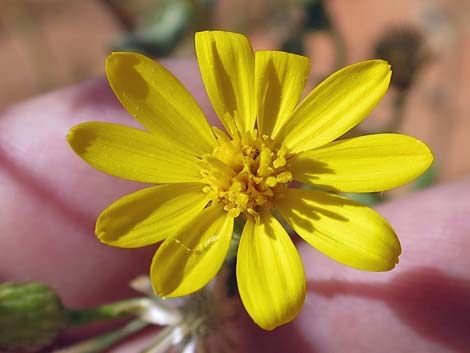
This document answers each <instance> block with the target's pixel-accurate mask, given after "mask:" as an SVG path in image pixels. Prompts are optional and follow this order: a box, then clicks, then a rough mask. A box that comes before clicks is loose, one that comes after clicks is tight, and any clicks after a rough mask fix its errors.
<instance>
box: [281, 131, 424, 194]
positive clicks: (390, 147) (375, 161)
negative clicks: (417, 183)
mask: <svg viewBox="0 0 470 353" xmlns="http://www.w3.org/2000/svg"><path fill="white" fill-rule="evenodd" d="M432 160H433V156H432V153H431V151H430V150H429V148H428V147H427V146H426V145H425V144H424V143H422V142H421V141H419V140H416V139H414V138H412V137H409V136H406V135H399V134H376V135H368V136H361V137H355V138H351V139H346V140H340V141H336V142H332V143H330V144H328V145H326V146H324V147H321V148H317V149H314V150H310V151H306V152H302V153H300V154H298V155H297V156H295V157H294V158H292V159H291V160H290V171H291V172H292V174H293V176H294V180H297V181H301V182H304V183H310V184H313V185H315V186H320V187H324V188H327V189H329V190H337V191H345V192H372V191H383V190H388V189H391V188H394V187H397V186H401V185H403V184H406V183H408V182H410V181H411V180H413V179H415V178H416V177H418V176H419V175H420V174H422V173H423V172H424V171H425V170H426V169H428V167H429V166H430V165H431V163H432Z"/></svg>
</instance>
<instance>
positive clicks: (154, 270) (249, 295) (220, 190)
mask: <svg viewBox="0 0 470 353" xmlns="http://www.w3.org/2000/svg"><path fill="white" fill-rule="evenodd" d="M196 53H197V58H198V62H199V67H200V71H201V74H202V78H203V81H204V84H205V87H206V89H207V93H208V95H209V98H210V100H211V102H212V104H213V107H214V109H215V112H216V113H217V115H218V117H219V119H220V120H221V122H222V124H223V126H224V128H225V130H226V132H223V131H221V130H219V129H217V128H215V127H212V128H211V127H210V126H209V125H208V122H207V120H206V119H205V117H204V115H203V113H202V111H201V108H200V107H199V106H198V104H197V103H196V101H195V100H194V98H193V97H192V96H191V95H190V93H189V92H188V91H187V90H186V89H185V88H184V87H183V85H182V84H181V83H180V82H179V81H178V80H177V79H176V78H175V77H174V76H173V75H172V74H171V73H170V72H168V71H167V70H166V69H165V68H164V67H163V66H161V65H160V64H159V63H157V62H155V61H153V60H151V59H149V58H147V57H145V56H142V55H138V54H134V53H113V54H111V55H110V56H109V57H108V59H107V62H106V74H107V77H108V80H109V82H110V84H111V87H112V89H113V91H114V93H115V94H116V96H117V97H118V98H119V100H120V101H121V103H122V105H123V106H124V107H125V108H126V109H127V110H128V111H129V113H130V114H132V115H133V116H134V117H135V118H136V119H137V120H138V121H139V122H140V123H141V124H142V125H143V126H144V127H145V128H146V129H147V130H148V132H147V131H142V130H138V129H134V128H130V127H125V126H121V125H117V124H110V123H99V122H89V123H84V124H81V125H78V126H75V127H74V128H72V129H71V131H70V134H69V135H68V141H69V143H70V145H71V146H72V148H73V149H74V151H75V152H76V153H77V154H78V155H79V156H80V157H81V158H83V159H84V160H85V161H86V162H87V163H89V164H90V165H92V166H93V167H95V168H96V169H99V170H101V171H103V172H105V173H108V174H111V175H115V176H118V177H121V178H124V179H129V180H134V181H140V182H145V183H154V184H157V185H156V186H152V187H149V188H146V189H143V190H140V191H137V192H135V193H132V194H130V195H127V196H125V197H123V198H121V199H119V200H117V201H116V202H115V203H113V204H112V205H111V206H109V207H108V208H107V209H105V210H104V211H103V213H102V214H101V215H100V216H99V218H98V220H97V224H96V235H97V237H98V238H99V239H100V240H101V241H102V242H104V243H106V244H109V245H113V246H119V247H125V248H133V247H142V246H146V245H149V244H154V243H157V242H160V241H163V243H162V245H161V246H160V247H159V248H158V250H157V252H156V254H155V256H154V258H153V261H152V265H151V269H150V274H151V278H152V282H153V287H154V290H155V291H156V293H157V294H159V295H161V296H164V297H175V296H182V295H186V294H189V293H192V292H195V291H197V290H198V289H200V288H202V287H203V286H205V285H206V284H207V283H208V282H209V281H210V280H211V279H212V278H213V277H214V276H215V275H216V274H217V272H218V271H219V269H220V267H221V266H222V264H223V261H224V259H225V257H226V255H227V251H228V249H229V244H230V241H231V237H232V232H233V225H234V218H236V217H243V219H245V220H246V223H245V226H244V229H243V232H242V235H241V239H240V244H239V248H238V253H237V267H236V272H237V283H238V290H239V293H240V297H241V299H242V302H243V304H244V305H245V307H246V309H247V311H248V313H249V314H250V316H251V317H252V318H253V320H254V321H255V322H256V323H257V324H258V325H259V326H261V327H262V328H264V329H268V330H270V329H273V328H275V327H276V326H279V325H281V324H284V323H286V322H289V321H290V320H292V319H293V318H294V317H295V316H296V315H297V314H298V312H299V310H300V308H301V307H302V304H303V301H304V297H305V275H304V270H303V266H302V263H301V260H300V257H299V255H298V253H297V251H296V248H295V246H294V244H293V242H292V240H291V238H290V236H289V235H288V234H287V232H286V230H284V228H283V227H282V225H281V223H280V222H279V219H281V218H282V219H283V220H284V221H285V222H287V223H288V224H289V225H290V226H291V227H292V229H293V230H294V231H295V232H296V233H297V234H298V235H300V236H301V237H302V238H303V239H304V240H305V241H307V242H308V243H309V244H311V245H312V246H313V247H315V248H316V249H318V250H319V251H321V252H323V253H324V254H326V255H328V256H330V257H331V258H333V259H335V260H336V261H339V262H341V263H344V264H346V265H349V266H352V267H355V268H358V269H362V270H369V271H386V270H390V269H392V268H393V267H394V266H395V264H396V263H397V262H398V256H399V254H400V251H401V250H400V244H399V242H398V239H397V238H396V236H395V233H394V231H393V230H392V228H391V227H390V225H389V224H388V223H387V221H386V220H385V219H383V218H382V217H381V216H380V215H379V214H377V213H376V212H375V211H373V210H372V209H370V208H367V207H365V206H363V205H361V204H359V203H357V202H354V201H351V200H348V199H346V198H344V197H341V196H338V195H336V194H333V193H329V192H323V191H319V190H316V189H315V190H309V189H296V188H294V187H293V185H292V183H291V182H293V181H298V182H302V183H307V184H311V185H314V186H315V187H320V188H323V189H326V190H330V191H344V192H372V191H382V190H386V189H390V188H393V187H397V186H399V185H402V184H404V183H407V182H409V181H410V180H412V179H414V178H416V177H417V176H418V175H420V174H421V173H423V172H424V171H425V170H426V169H427V168H428V167H429V165H430V164H431V162H432V159H433V157H432V154H431V152H430V151H429V149H428V148H427V147H426V145H425V144H423V143H422V142H420V141H418V140H416V139H414V138H411V137H408V136H404V135H399V134H377V135H368V136H362V137H357V138H351V139H345V140H336V139H337V138H338V137H340V136H341V135H342V134H344V133H345V132H346V131H348V130H349V129H351V128H352V127H353V126H355V125H356V124H358V123H359V122H360V121H361V120H362V119H363V118H364V117H365V116H366V115H367V114H368V113H369V112H370V111H371V110H372V109H373V108H374V106H375V105H376V104H377V103H378V101H379V100H380V99H381V98H382V96H383V95H384V94H385V92H386V90H387V88H388V85H389V81H390V77H391V71H390V66H389V65H388V64H387V63H386V62H384V61H382V60H370V61H364V62H361V63H358V64H355V65H351V66H348V67H345V68H343V69H342V70H339V71H338V72H336V73H334V74H333V75H331V76H330V77H328V78H327V79H326V80H324V81H323V82H322V83H321V84H320V85H319V86H318V87H317V88H316V89H314V90H313V91H312V92H311V93H310V94H309V95H307V96H306V97H305V98H304V99H303V100H302V101H301V102H300V104H298V101H299V99H300V97H301V95H302V92H303V90H304V85H305V83H306V81H307V78H308V74H309V69H310V64H309V60H308V58H306V57H303V56H299V55H294V54H288V53H284V52H279V51H257V52H253V50H252V48H251V46H250V43H249V41H248V40H247V38H246V37H244V36H243V35H240V34H235V33H227V32H209V31H208V32H200V33H197V34H196Z"/></svg>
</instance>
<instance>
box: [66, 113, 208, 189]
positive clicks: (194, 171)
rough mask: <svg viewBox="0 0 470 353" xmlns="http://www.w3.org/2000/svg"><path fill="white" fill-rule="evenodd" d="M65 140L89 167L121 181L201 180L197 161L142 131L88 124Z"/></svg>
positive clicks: (70, 133) (120, 126)
mask: <svg viewBox="0 0 470 353" xmlns="http://www.w3.org/2000/svg"><path fill="white" fill-rule="evenodd" d="M67 140H68V142H69V144H70V146H71V147H72V148H73V150H74V151H75V153H77V154H78V155H79V156H80V157H81V158H83V159H84V160H85V161H86V162H87V163H88V164H90V165H91V166H93V167H94V168H96V169H98V170H101V171H102V172H105V173H108V174H111V175H114V176H117V177H120V178H123V179H128V180H134V181H140V182H144V183H155V184H159V183H178V182H192V181H196V182H197V181H199V180H201V173H200V168H198V166H197V164H198V162H199V159H198V158H196V157H194V156H192V155H189V154H185V153H183V152H180V151H177V150H171V149H169V148H168V146H165V145H162V143H160V141H158V140H157V139H156V138H155V137H154V136H153V135H151V134H149V133H147V132H145V131H142V130H138V129H133V128H131V127H127V126H122V125H118V124H110V123H98V122H89V123H84V124H80V125H77V126H74V127H73V128H72V129H70V131H69V134H68V135H67Z"/></svg>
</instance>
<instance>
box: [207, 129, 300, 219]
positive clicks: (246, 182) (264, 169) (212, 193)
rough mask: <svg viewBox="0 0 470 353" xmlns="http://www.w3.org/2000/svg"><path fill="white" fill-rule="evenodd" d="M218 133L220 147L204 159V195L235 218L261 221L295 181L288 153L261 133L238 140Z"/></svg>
mask: <svg viewBox="0 0 470 353" xmlns="http://www.w3.org/2000/svg"><path fill="white" fill-rule="evenodd" d="M214 131H215V134H216V136H217V142H218V146H217V147H216V148H215V149H214V151H213V152H212V153H211V154H207V155H205V156H204V158H203V162H202V163H203V167H202V170H201V174H202V178H203V182H204V183H205V184H206V186H205V187H204V188H203V191H204V192H205V193H206V194H207V195H208V197H209V199H210V200H211V202H212V203H213V204H215V203H222V204H223V205H224V209H225V210H226V211H227V212H228V213H229V214H230V215H231V216H233V217H238V216H239V215H240V214H243V215H244V216H246V217H255V219H258V218H259V212H260V211H261V209H269V208H272V207H273V204H272V201H273V198H274V196H276V195H278V194H280V193H282V190H284V189H285V188H286V187H287V184H288V183H289V182H290V181H292V173H291V172H289V170H288V168H287V161H286V154H287V150H286V148H285V147H283V146H277V145H276V143H275V141H273V140H272V139H271V138H269V137H268V136H267V135H262V134H260V133H258V131H257V130H253V131H250V132H248V133H246V134H245V135H243V136H242V137H236V138H234V139H230V138H229V137H228V136H227V135H226V134H225V133H224V132H222V131H221V130H219V129H217V128H214Z"/></svg>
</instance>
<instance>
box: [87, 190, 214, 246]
mask: <svg viewBox="0 0 470 353" xmlns="http://www.w3.org/2000/svg"><path fill="white" fill-rule="evenodd" d="M206 204H207V200H206V194H204V193H203V192H202V184H199V183H184V184H166V185H158V186H153V187H150V188H147V189H143V190H139V191H137V192H134V193H132V194H129V195H126V196H124V197H122V198H120V199H119V200H117V201H116V202H114V203H113V204H111V206H109V207H108V208H106V209H105V210H104V211H103V212H102V213H101V214H100V216H99V217H98V220H97V222H96V229H95V232H96V236H97V237H98V238H99V239H100V240H101V241H102V242H103V243H106V244H108V245H113V246H118V247H122V248H136V247H141V246H146V245H150V244H154V243H157V242H159V241H162V240H164V239H166V238H169V237H171V236H173V235H174V234H175V233H176V232H177V231H178V230H179V229H181V228H182V227H183V226H184V225H185V224H186V223H188V222H190V221H191V220H192V219H193V218H194V217H196V216H197V215H198V214H199V213H200V212H201V211H202V210H203V208H204V206H205V205H206Z"/></svg>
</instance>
